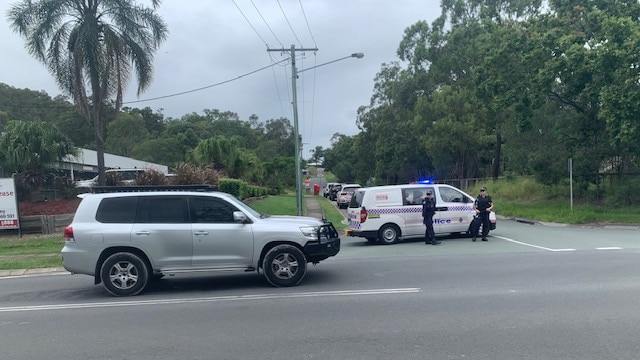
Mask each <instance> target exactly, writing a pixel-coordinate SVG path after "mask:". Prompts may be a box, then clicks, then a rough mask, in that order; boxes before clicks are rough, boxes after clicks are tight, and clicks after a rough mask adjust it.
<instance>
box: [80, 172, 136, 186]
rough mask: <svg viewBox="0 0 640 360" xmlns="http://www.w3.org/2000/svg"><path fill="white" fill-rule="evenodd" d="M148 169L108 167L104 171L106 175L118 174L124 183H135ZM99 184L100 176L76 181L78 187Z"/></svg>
mask: <svg viewBox="0 0 640 360" xmlns="http://www.w3.org/2000/svg"><path fill="white" fill-rule="evenodd" d="M145 171H147V169H108V170H105V171H104V174H105V176H109V175H110V174H118V175H117V176H119V177H120V179H121V180H122V183H123V184H124V185H133V184H134V181H135V180H136V177H138V175H140V174H142V173H144V172H145ZM97 185H98V176H96V177H94V178H93V179H90V180H80V181H78V182H76V187H77V188H92V187H94V186H97Z"/></svg>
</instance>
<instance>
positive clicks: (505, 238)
mask: <svg viewBox="0 0 640 360" xmlns="http://www.w3.org/2000/svg"><path fill="white" fill-rule="evenodd" d="M491 236H492V237H496V238H499V239H502V240H506V241H509V242H512V243H516V244H520V245H524V246H530V247H533V248H536V249H542V250H547V251H576V249H551V248H548V247H544V246H538V245H533V244H528V243H525V242H522V241H518V240H513V239H509V238H507V237H504V236H499V235H491Z"/></svg>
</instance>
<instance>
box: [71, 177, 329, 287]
mask: <svg viewBox="0 0 640 360" xmlns="http://www.w3.org/2000/svg"><path fill="white" fill-rule="evenodd" d="M140 188H143V189H142V190H144V191H139V190H141V189H140ZM151 188H152V187H136V188H134V189H132V188H131V187H124V188H123V187H118V191H130V192H108V191H114V190H113V189H112V188H109V190H106V189H107V188H94V189H95V190H94V192H100V191H107V192H104V193H91V194H82V195H80V196H81V197H82V201H81V202H80V205H79V206H78V209H77V211H76V213H75V216H74V218H73V222H72V223H71V224H70V225H69V226H68V227H67V228H66V229H65V233H64V236H65V245H64V247H63V248H62V260H63V261H62V262H63V265H64V268H65V269H67V270H68V271H70V272H71V273H76V274H87V275H92V276H94V277H95V283H96V284H98V283H100V282H102V283H103V285H104V287H105V288H106V290H107V291H108V292H109V293H111V294H112V295H115V296H127V295H137V294H139V293H140V292H142V291H143V290H144V289H145V287H146V286H147V285H148V283H149V281H150V279H154V278H160V277H162V276H163V275H173V274H178V273H195V272H209V271H210V272H217V271H230V270H237V271H259V270H260V269H262V270H263V272H264V275H265V277H266V279H267V280H268V281H269V282H270V283H271V284H273V285H274V286H294V285H296V284H298V283H299V282H300V281H301V280H302V278H303V277H304V275H305V273H306V270H307V263H314V264H315V263H318V262H320V261H322V260H325V259H327V258H328V257H330V256H334V255H336V254H337V253H338V252H339V251H340V238H339V236H338V232H337V231H336V229H335V227H334V226H333V224H331V223H330V222H323V221H321V220H318V219H315V218H311V217H297V216H267V215H262V214H260V213H258V212H257V211H255V210H254V209H252V208H251V207H249V206H248V205H246V204H245V203H243V202H242V201H240V200H238V199H237V198H236V197H234V196H232V195H230V194H227V193H223V192H216V191H206V190H205V191H203V189H201V188H194V187H190V186H182V187H177V186H173V187H171V186H170V187H153V189H154V191H149V190H150V189H151ZM131 190H137V191H131ZM176 190H178V191H176ZM196 190H197V191H196ZM207 190H210V189H207Z"/></svg>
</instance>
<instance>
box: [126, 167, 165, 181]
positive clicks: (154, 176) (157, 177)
mask: <svg viewBox="0 0 640 360" xmlns="http://www.w3.org/2000/svg"><path fill="white" fill-rule="evenodd" d="M134 183H135V184H136V185H167V183H168V181H167V177H166V176H165V174H163V173H161V172H160V171H158V170H155V169H149V170H146V171H145V172H143V173H140V174H138V176H136V179H135V180H134Z"/></svg>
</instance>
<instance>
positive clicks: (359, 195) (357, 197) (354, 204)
mask: <svg viewBox="0 0 640 360" xmlns="http://www.w3.org/2000/svg"><path fill="white" fill-rule="evenodd" d="M363 198H364V191H355V192H354V193H353V195H351V201H349V207H350V208H359V207H360V206H362V199H363Z"/></svg>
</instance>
